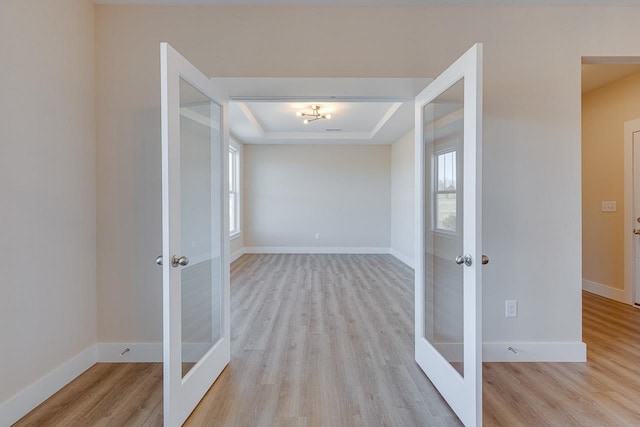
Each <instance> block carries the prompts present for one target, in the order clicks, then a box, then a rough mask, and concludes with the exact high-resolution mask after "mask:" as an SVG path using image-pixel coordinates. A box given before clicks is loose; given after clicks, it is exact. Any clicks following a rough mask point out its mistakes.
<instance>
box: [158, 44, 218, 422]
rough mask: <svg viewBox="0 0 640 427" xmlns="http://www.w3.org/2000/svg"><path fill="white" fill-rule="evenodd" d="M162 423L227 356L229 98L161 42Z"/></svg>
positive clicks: (191, 399) (187, 406) (193, 399)
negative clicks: (218, 91) (217, 90)
mask: <svg viewBox="0 0 640 427" xmlns="http://www.w3.org/2000/svg"><path fill="white" fill-rule="evenodd" d="M160 53H161V80H162V259H159V260H158V262H161V263H162V277H163V362H164V425H165V426H167V427H174V426H180V425H182V423H183V422H184V421H185V420H186V419H187V417H188V416H189V414H190V413H191V412H192V411H193V409H194V408H195V407H196V405H197V404H198V402H199V401H200V400H201V399H202V397H203V396H204V394H205V393H206V391H207V390H208V389H209V387H211V385H212V384H213V382H214V381H215V380H216V378H218V376H219V375H220V373H221V372H222V370H223V369H224V368H225V366H227V364H228V363H229V360H230V350H231V346H230V327H229V322H230V315H229V312H230V303H229V301H230V299H229V241H228V237H227V236H228V233H227V230H228V229H229V223H228V220H229V219H228V215H227V212H228V195H227V191H228V185H229V184H228V173H227V168H228V165H227V164H226V163H227V158H228V154H227V153H228V150H229V148H228V143H229V139H228V126H227V111H228V103H227V100H226V99H225V97H224V96H222V95H221V94H219V93H217V92H216V88H215V87H214V84H213V83H212V80H211V79H209V78H208V77H206V76H205V75H204V74H203V73H201V72H200V71H199V70H198V69H197V68H196V67H194V66H193V65H192V64H191V63H189V61H187V60H186V59H185V58H184V57H182V55H180V54H179V53H178V52H177V51H176V50H174V49H173V48H172V47H171V46H170V45H168V44H167V43H162V44H161V47H160Z"/></svg>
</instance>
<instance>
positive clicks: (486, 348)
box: [482, 341, 587, 362]
mask: <svg viewBox="0 0 640 427" xmlns="http://www.w3.org/2000/svg"><path fill="white" fill-rule="evenodd" d="M509 347H511V348H513V349H514V350H515V351H516V352H517V354H516V353H514V352H513V351H511V350H509ZM482 361H483V362H586V361H587V346H586V344H585V343H583V342H579V341H578V342H485V343H483V344H482Z"/></svg>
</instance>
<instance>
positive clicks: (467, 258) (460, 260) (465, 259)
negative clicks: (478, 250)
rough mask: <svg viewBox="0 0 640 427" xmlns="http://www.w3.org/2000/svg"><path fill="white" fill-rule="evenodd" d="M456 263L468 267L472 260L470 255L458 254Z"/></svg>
mask: <svg viewBox="0 0 640 427" xmlns="http://www.w3.org/2000/svg"><path fill="white" fill-rule="evenodd" d="M456 264H458V265H462V264H464V265H466V266H467V267H470V266H471V264H473V261H472V259H471V255H465V256H462V255H458V256H457V257H456Z"/></svg>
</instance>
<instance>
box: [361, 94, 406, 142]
mask: <svg viewBox="0 0 640 427" xmlns="http://www.w3.org/2000/svg"><path fill="white" fill-rule="evenodd" d="M401 106H402V102H394V103H393V104H391V107H389V110H387V112H386V113H385V114H384V116H382V118H381V119H380V121H379V122H378V124H377V125H376V127H374V128H373V130H372V131H371V136H370V137H369V139H371V138H373V137H374V136H376V135H377V134H378V132H380V129H382V126H384V125H385V124H386V123H387V122H388V121H389V119H390V118H391V116H393V115H394V114H395V113H396V111H398V108H400V107H401Z"/></svg>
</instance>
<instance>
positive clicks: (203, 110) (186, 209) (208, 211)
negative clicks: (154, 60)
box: [180, 79, 223, 376]
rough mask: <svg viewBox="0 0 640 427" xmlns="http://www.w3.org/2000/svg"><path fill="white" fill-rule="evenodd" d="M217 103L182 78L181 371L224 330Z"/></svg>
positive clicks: (218, 109) (219, 129) (211, 344)
mask: <svg viewBox="0 0 640 427" xmlns="http://www.w3.org/2000/svg"><path fill="white" fill-rule="evenodd" d="M220 118H221V109H220V106H219V105H217V104H216V103H214V102H213V101H211V100H210V99H209V98H208V97H207V96H205V95H204V94H202V93H201V92H199V91H198V90H197V89H195V88H194V87H193V86H191V85H190V84H189V83H187V82H185V81H184V80H182V79H180V205H181V209H180V227H181V233H182V248H181V252H180V253H181V254H183V255H186V256H188V258H189V264H188V265H187V266H186V267H180V268H181V313H182V316H181V320H182V327H181V329H182V374H183V376H184V375H186V374H187V372H189V370H190V369H191V368H192V367H193V366H194V365H195V364H196V363H197V362H198V361H199V360H200V359H201V358H202V357H203V356H204V355H205V354H206V353H207V352H208V351H209V349H211V347H212V346H213V345H214V344H215V343H216V342H218V340H220V337H221V331H222V321H221V316H222V264H221V262H222V257H221V255H222V237H223V236H222V233H221V232H222V229H221V228H220V227H219V226H216V224H220V223H221V218H222V217H221V214H222V207H221V201H222V198H221V191H222V186H221V185H220V179H221V176H222V175H221V173H220V170H221V168H222V164H221V154H220V153H221V149H220V144H221V140H222V138H221V127H220Z"/></svg>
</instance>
